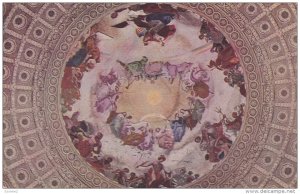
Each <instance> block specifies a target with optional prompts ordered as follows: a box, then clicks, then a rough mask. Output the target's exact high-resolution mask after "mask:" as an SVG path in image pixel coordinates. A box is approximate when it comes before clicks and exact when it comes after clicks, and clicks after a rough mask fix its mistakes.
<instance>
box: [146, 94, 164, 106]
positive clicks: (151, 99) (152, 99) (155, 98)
mask: <svg viewBox="0 0 300 194" xmlns="http://www.w3.org/2000/svg"><path fill="white" fill-rule="evenodd" d="M147 101H148V103H149V104H151V105H158V104H159V103H161V101H162V97H161V94H160V92H159V91H157V90H150V91H149V92H148V93H147Z"/></svg>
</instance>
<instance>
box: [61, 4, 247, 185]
mask: <svg viewBox="0 0 300 194" xmlns="http://www.w3.org/2000/svg"><path fill="white" fill-rule="evenodd" d="M79 26H80V23H78V27H79ZM67 56H68V57H67V58H68V60H67V62H66V65H65V69H64V75H63V78H62V82H61V102H62V113H63V118H64V121H65V126H66V130H67V132H68V134H69V136H70V138H71V140H72V142H73V144H74V146H75V148H76V149H77V151H78V152H79V153H80V155H81V156H82V157H83V158H84V159H85V161H86V162H87V163H89V165H91V166H92V167H93V168H95V169H96V170H97V171H99V173H102V174H103V175H105V176H106V177H109V178H111V179H113V180H115V181H117V182H118V183H119V184H121V185H124V186H128V187H178V186H183V185H185V184H187V183H189V182H192V181H194V180H195V179H197V178H198V177H201V176H203V175H204V174H206V173H208V172H209V171H210V170H211V169H212V168H213V167H214V165H215V164H216V163H218V162H219V161H221V160H223V159H224V158H225V157H226V156H227V153H228V151H229V149H230V148H231V146H232V144H233V143H234V141H235V139H236V138H237V135H238V134H239V131H240V130H241V126H242V123H243V117H244V106H245V102H246V89H245V80H244V73H243V72H244V70H243V68H242V66H241V64H240V60H239V58H238V57H237V55H236V53H235V49H234V47H233V46H232V45H231V44H230V42H229V41H228V40H227V39H226V38H225V36H224V35H223V34H222V32H220V30H219V29H218V28H216V27H215V26H214V25H213V24H212V23H211V22H209V21H207V20H206V19H205V18H203V17H200V16H199V15H197V14H195V13H193V12H192V11H189V10H187V9H183V8H180V7H177V6H173V5H169V4H161V5H158V4H143V5H139V4H136V5H131V6H128V7H124V8H122V9H117V10H115V11H113V12H111V13H109V14H107V15H106V16H104V17H103V18H102V19H101V20H100V21H99V22H97V23H95V24H94V25H92V26H91V27H90V28H88V29H87V30H86V31H85V32H84V33H83V35H82V36H80V38H79V40H78V41H77V42H76V44H75V45H74V46H73V47H72V48H71V49H70V51H69V53H68V55H67Z"/></svg>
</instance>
